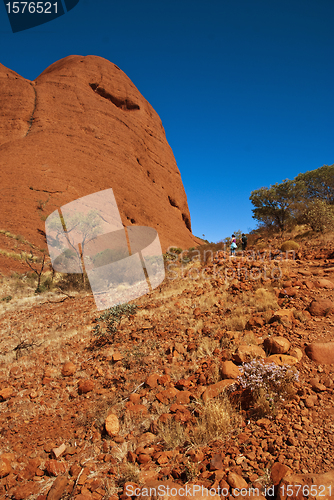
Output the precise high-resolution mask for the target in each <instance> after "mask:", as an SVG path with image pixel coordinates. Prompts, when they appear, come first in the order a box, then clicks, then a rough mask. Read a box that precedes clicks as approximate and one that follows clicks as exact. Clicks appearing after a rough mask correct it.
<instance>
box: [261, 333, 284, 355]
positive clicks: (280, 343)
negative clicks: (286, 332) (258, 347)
mask: <svg viewBox="0 0 334 500" xmlns="http://www.w3.org/2000/svg"><path fill="white" fill-rule="evenodd" d="M263 346H264V348H265V349H266V350H267V351H268V352H269V353H271V354H285V353H286V352H288V350H289V349H290V342H289V341H288V339H286V338H285V337H280V336H272V337H268V338H266V339H265V341H264V342H263Z"/></svg>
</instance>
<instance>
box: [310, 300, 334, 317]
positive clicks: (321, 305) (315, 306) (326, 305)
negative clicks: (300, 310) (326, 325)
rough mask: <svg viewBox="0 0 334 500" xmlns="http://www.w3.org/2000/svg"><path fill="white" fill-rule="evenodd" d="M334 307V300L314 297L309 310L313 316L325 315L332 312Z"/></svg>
mask: <svg viewBox="0 0 334 500" xmlns="http://www.w3.org/2000/svg"><path fill="white" fill-rule="evenodd" d="M333 309H334V302H333V301H332V300H330V299H314V300H312V302H311V304H310V305H309V307H308V311H309V313H310V314H311V315H312V316H316V317H320V318H321V317H324V316H327V315H328V314H329V313H331V312H332V311H333Z"/></svg>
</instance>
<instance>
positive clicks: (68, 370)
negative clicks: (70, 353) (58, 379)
mask: <svg viewBox="0 0 334 500" xmlns="http://www.w3.org/2000/svg"><path fill="white" fill-rule="evenodd" d="M76 369H77V367H76V366H75V364H74V363H72V362H71V361H67V362H66V363H64V364H63V367H62V369H61V374H62V376H63V377H71V376H72V375H74V374H75V371H76Z"/></svg>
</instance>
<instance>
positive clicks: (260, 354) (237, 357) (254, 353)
mask: <svg viewBox="0 0 334 500" xmlns="http://www.w3.org/2000/svg"><path fill="white" fill-rule="evenodd" d="M265 357H266V353H265V351H264V350H263V349H262V347H260V346H258V345H240V346H239V347H238V349H237V351H236V353H235V354H234V355H233V361H235V362H236V363H247V362H249V361H251V360H252V359H254V358H262V359H264V358H265Z"/></svg>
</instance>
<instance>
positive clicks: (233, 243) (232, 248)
mask: <svg viewBox="0 0 334 500" xmlns="http://www.w3.org/2000/svg"><path fill="white" fill-rule="evenodd" d="M236 248H237V240H236V238H235V235H234V234H232V241H231V256H234V257H235V249H236Z"/></svg>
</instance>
